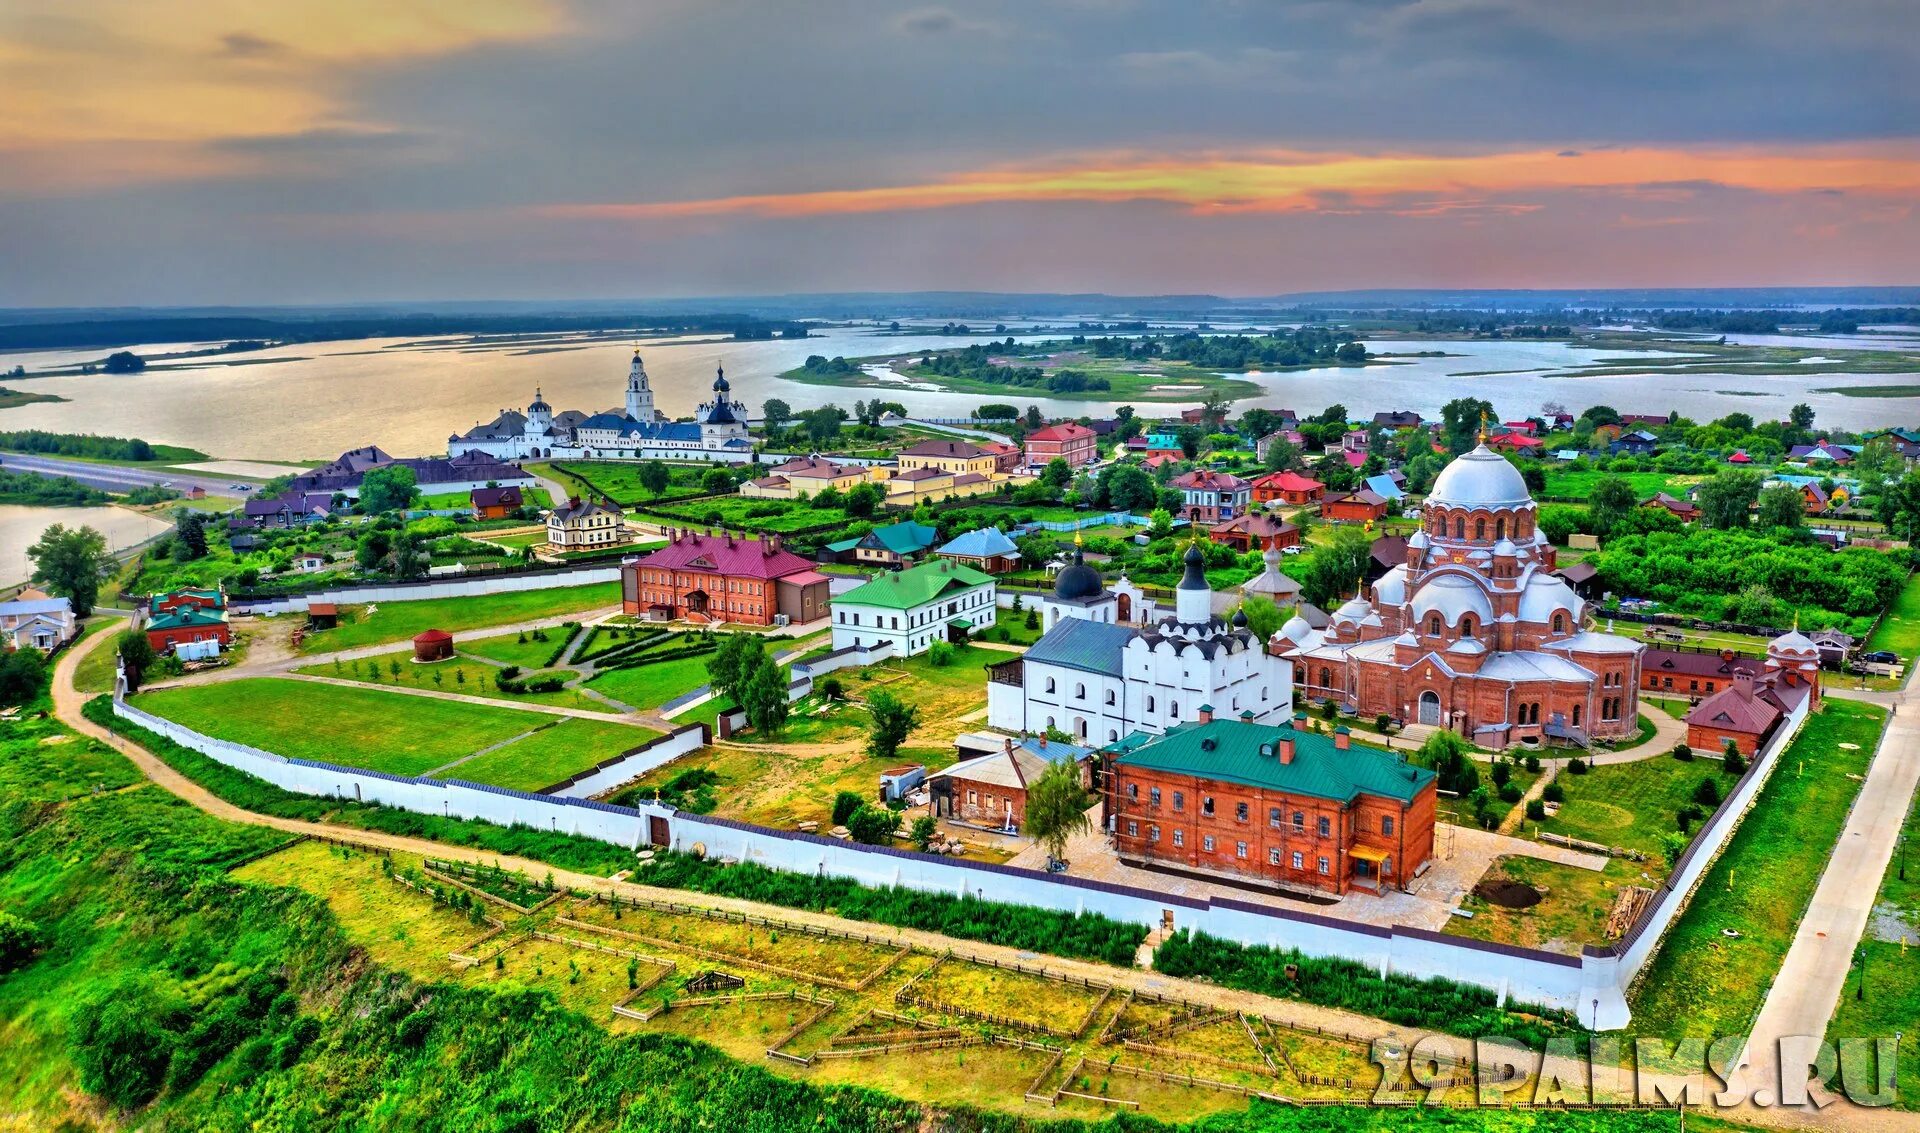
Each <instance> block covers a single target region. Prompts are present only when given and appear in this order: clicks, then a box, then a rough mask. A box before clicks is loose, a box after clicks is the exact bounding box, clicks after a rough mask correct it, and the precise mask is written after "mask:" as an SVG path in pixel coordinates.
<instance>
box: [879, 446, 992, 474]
mask: <svg viewBox="0 0 1920 1133" xmlns="http://www.w3.org/2000/svg"><path fill="white" fill-rule="evenodd" d="M997 464H998V459H997V458H996V457H995V456H994V455H993V454H992V453H990V452H987V451H986V450H984V449H982V448H981V447H980V446H979V445H975V444H969V443H968V442H966V441H921V442H920V443H919V444H917V445H914V446H913V447H912V448H906V449H901V450H900V455H899V465H900V471H901V472H910V471H912V470H913V469H916V468H933V469H937V470H939V471H941V472H950V473H953V474H954V475H959V474H960V473H962V472H972V473H975V474H977V475H980V476H985V477H988V478H991V477H992V476H993V473H994V471H995V469H996V466H997Z"/></svg>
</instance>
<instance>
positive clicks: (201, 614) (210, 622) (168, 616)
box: [146, 606, 227, 629]
mask: <svg viewBox="0 0 1920 1133" xmlns="http://www.w3.org/2000/svg"><path fill="white" fill-rule="evenodd" d="M226 620H227V616H226V615H225V614H216V613H213V612H211V611H208V610H203V609H201V608H200V607H198V606H182V607H180V608H179V609H177V610H169V611H167V612H166V613H164V614H161V615H160V616H159V617H157V618H154V619H152V620H151V621H149V622H148V623H147V625H146V628H147V629H187V628H191V627H193V626H217V625H221V624H223V623H224V622H225V621H226Z"/></svg>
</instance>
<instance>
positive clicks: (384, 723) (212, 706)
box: [134, 677, 593, 775]
mask: <svg viewBox="0 0 1920 1133" xmlns="http://www.w3.org/2000/svg"><path fill="white" fill-rule="evenodd" d="M134 704H135V706H136V707H139V708H143V709H145V710H146V711H148V712H151V713H153V714H155V715H156V716H164V717H166V718H167V719H169V720H173V721H175V722H176V723H180V724H184V725H186V726H187V727H189V728H192V729H193V730H194V731H197V732H201V733H204V734H205V735H209V736H214V737H216V738H218V739H223V740H231V741H233V742H235V743H242V744H247V745H249V746H252V747H257V748H260V749H261V750H263V751H270V752H273V753H274V754H276V755H284V756H287V757H288V758H292V759H311V760H317V761H321V762H326V763H341V764H345V765H347V766H350V767H365V768H368V769H369V770H373V771H385V772H387V773H389V774H393V775H419V774H421V773H423V772H426V771H431V770H432V769H434V768H436V767H439V766H440V765H442V764H444V763H450V762H452V761H453V760H456V759H460V758H461V757H463V756H468V755H472V754H473V753H474V752H477V751H479V750H481V749H482V748H486V747H490V746H492V745H493V744H497V743H500V742H502V741H504V740H508V739H511V738H513V737H514V736H517V735H520V734H521V733H523V732H528V731H532V730H533V729H535V728H538V727H540V726H541V725H543V724H546V723H547V722H548V721H549V720H550V719H551V717H549V716H546V715H542V714H537V713H531V712H516V711H514V710H513V709H510V708H483V707H481V706H479V705H475V704H461V703H459V702H457V701H451V700H436V699H434V698H432V697H426V696H408V695H407V694H405V693H399V692H387V691H383V690H381V689H375V688H348V687H345V686H342V685H329V684H319V683H317V682H314V681H290V680H285V679H280V678H274V677H250V678H244V679H241V680H233V681H214V682H209V683H206V684H197V685H182V686H178V687H175V688H164V689H157V690H155V691H152V692H143V693H140V694H139V695H138V696H137V697H135V698H134ZM588 762H589V763H591V762H593V761H592V760H588Z"/></svg>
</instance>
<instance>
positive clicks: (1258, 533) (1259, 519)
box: [1213, 511, 1297, 539]
mask: <svg viewBox="0 0 1920 1133" xmlns="http://www.w3.org/2000/svg"><path fill="white" fill-rule="evenodd" d="M1294 530H1297V528H1295V527H1294V525H1293V524H1291V523H1287V522H1286V521H1284V520H1279V519H1275V518H1273V517H1272V516H1270V515H1266V514H1264V513H1262V512H1257V511H1250V512H1247V513H1246V514H1244V515H1237V516H1235V517H1233V518H1232V519H1229V520H1227V521H1226V522H1225V523H1219V524H1215V525H1214V527H1213V531H1214V533H1215V534H1232V533H1235V532H1244V533H1245V534H1247V535H1250V536H1253V537H1254V538H1256V539H1265V538H1267V537H1269V536H1272V535H1284V534H1286V533H1287V532H1289V531H1294Z"/></svg>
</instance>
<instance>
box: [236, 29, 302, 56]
mask: <svg viewBox="0 0 1920 1133" xmlns="http://www.w3.org/2000/svg"><path fill="white" fill-rule="evenodd" d="M286 51H287V45H286V44H284V43H282V42H280V41H279V40H277V39H268V38H267V37H266V36H263V35H254V34H252V33H250V32H244V31H232V32H228V33H227V34H225V35H223V36H221V37H220V54H222V55H230V56H233V57H234V58H236V59H258V58H260V57H262V56H268V55H282V54H285V53H286Z"/></svg>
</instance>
